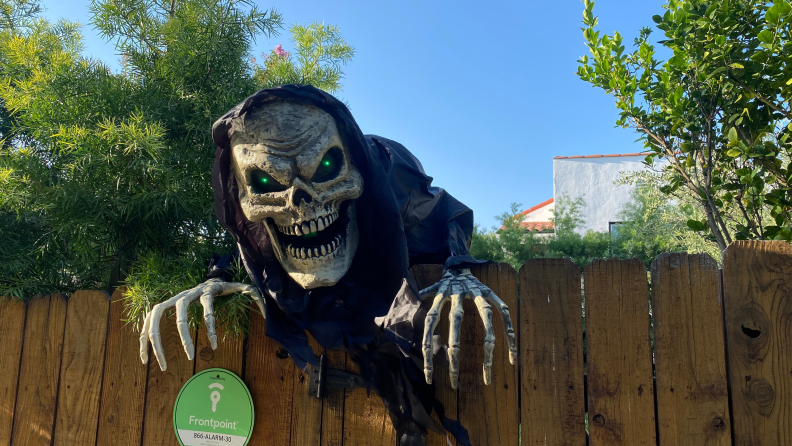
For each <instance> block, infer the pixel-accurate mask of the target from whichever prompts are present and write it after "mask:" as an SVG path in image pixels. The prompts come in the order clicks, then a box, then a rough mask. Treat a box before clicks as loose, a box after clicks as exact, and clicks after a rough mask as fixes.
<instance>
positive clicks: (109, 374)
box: [96, 287, 153, 446]
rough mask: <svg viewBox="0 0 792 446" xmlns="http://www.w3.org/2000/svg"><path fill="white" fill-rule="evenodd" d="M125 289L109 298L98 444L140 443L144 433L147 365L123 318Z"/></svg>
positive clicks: (134, 445)
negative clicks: (142, 359)
mask: <svg viewBox="0 0 792 446" xmlns="http://www.w3.org/2000/svg"><path fill="white" fill-rule="evenodd" d="M125 291H126V289H125V288H124V287H119V288H117V289H116V291H115V292H114V293H113V296H112V298H111V299H110V320H109V325H108V329H107V349H106V350H105V366H104V378H103V384H102V402H101V413H100V415H99V432H98V435H97V440H96V444H97V446H101V445H108V444H112V445H117V446H140V441H141V438H142V433H143V407H144V403H145V401H146V383H147V378H148V366H147V365H145V364H143V363H142V362H141V361H140V354H139V352H140V340H139V339H140V338H139V334H138V333H137V331H136V330H135V329H134V326H133V325H132V324H127V323H126V322H125V321H124V319H126V318H127V314H126V311H125V310H124V302H123V300H122V299H123V296H124V293H125ZM149 355H150V356H151V357H153V354H152V353H151V351H150V349H149Z"/></svg>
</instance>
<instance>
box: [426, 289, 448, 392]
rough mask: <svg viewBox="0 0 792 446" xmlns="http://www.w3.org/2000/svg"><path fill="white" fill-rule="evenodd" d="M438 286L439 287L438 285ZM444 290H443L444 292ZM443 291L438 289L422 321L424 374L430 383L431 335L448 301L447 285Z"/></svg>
mask: <svg viewBox="0 0 792 446" xmlns="http://www.w3.org/2000/svg"><path fill="white" fill-rule="evenodd" d="M438 288H439V287H438ZM444 291H445V292H444ZM444 291H439V292H438V293H437V295H436V296H435V298H434V301H433V302H432V308H430V309H429V312H428V313H426V321H425V322H424V336H423V344H422V346H423V356H424V375H426V383H427V384H432V370H433V369H434V355H433V353H434V346H433V345H432V336H433V334H434V331H435V328H436V327H437V323H438V322H439V321H440V311H441V310H442V309H443V305H445V303H446V302H448V299H449V296H448V291H450V290H449V289H448V287H446V289H445V290H444Z"/></svg>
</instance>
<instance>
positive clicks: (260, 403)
mask: <svg viewBox="0 0 792 446" xmlns="http://www.w3.org/2000/svg"><path fill="white" fill-rule="evenodd" d="M266 328H267V326H266V322H265V321H264V318H263V317H262V316H261V315H260V314H258V312H256V311H251V314H250V332H249V334H248V343H247V358H246V361H245V376H244V380H245V384H247V386H248V389H250V395H251V397H252V398H253V405H254V407H255V408H256V421H255V424H254V426H253V433H252V434H251V436H250V442H249V443H248V444H249V445H250V446H270V445H288V444H290V442H291V423H292V419H291V418H292V405H293V398H294V396H293V395H294V374H295V367H294V362H293V361H292V359H291V358H290V357H288V356H287V355H285V354H283V353H285V351H283V352H281V351H280V346H279V345H278V343H277V342H275V341H274V340H272V339H270V338H268V337H267V335H266Z"/></svg>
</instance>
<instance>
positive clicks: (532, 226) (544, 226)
mask: <svg viewBox="0 0 792 446" xmlns="http://www.w3.org/2000/svg"><path fill="white" fill-rule="evenodd" d="M520 227H521V228H525V229H527V230H529V231H531V232H536V231H538V232H545V231H555V224H554V223H553V222H552V221H524V222H521V223H520Z"/></svg>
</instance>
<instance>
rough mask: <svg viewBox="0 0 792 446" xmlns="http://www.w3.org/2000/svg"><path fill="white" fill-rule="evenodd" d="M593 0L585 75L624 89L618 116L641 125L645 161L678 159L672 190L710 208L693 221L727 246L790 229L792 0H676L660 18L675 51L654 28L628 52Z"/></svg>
mask: <svg viewBox="0 0 792 446" xmlns="http://www.w3.org/2000/svg"><path fill="white" fill-rule="evenodd" d="M584 4H585V11H584V13H583V23H584V25H585V28H584V29H583V34H584V37H585V40H586V45H587V46H588V47H589V49H590V51H591V56H590V57H589V56H583V57H582V58H581V59H580V60H579V63H580V66H579V67H578V75H579V76H580V78H581V79H583V80H584V81H586V82H589V83H591V84H592V85H593V86H596V87H599V88H602V89H603V90H604V91H605V92H607V93H608V94H610V95H612V96H613V97H614V99H615V101H616V107H617V108H618V109H619V112H620V114H619V118H618V120H617V124H618V125H621V126H623V127H628V128H633V129H635V130H636V131H637V132H638V133H639V134H640V135H641V140H642V141H643V143H644V146H645V147H646V149H648V150H649V151H651V152H652V154H651V155H650V156H649V157H647V163H649V164H651V163H652V162H653V160H656V159H662V158H666V159H668V160H669V162H670V163H669V164H668V167H667V170H668V176H667V177H665V178H666V181H665V182H664V184H663V185H662V191H663V192H665V193H669V194H671V193H674V192H677V191H679V190H683V191H684V193H686V194H687V195H689V196H691V197H693V198H694V199H695V200H696V202H697V206H698V208H699V209H700V210H701V211H702V216H701V218H700V219H690V220H689V222H688V227H690V228H691V229H693V230H696V231H702V232H705V235H707V236H708V237H710V238H711V239H712V240H713V241H715V242H716V243H717V244H718V247H719V248H720V249H724V248H725V247H726V246H727V245H728V244H729V243H730V242H731V241H732V240H734V239H777V240H787V241H790V240H792V202H791V200H792V189H790V185H789V182H790V180H792V169H791V166H790V149H791V148H792V145H791V144H792V140H790V132H791V131H792V129H790V127H789V126H788V124H789V121H790V118H792V109H790V108H789V103H788V99H789V95H790V93H792V83H790V82H789V81H788V80H789V78H790V72H789V70H790V68H789V67H790V64H789V62H790V54H792V53H790V49H792V41H790V37H791V34H790V33H791V32H792V29H790V24H791V23H792V21H790V18H792V7H791V6H790V3H789V2H788V1H787V0H779V1H774V2H769V1H761V0H730V1H704V0H668V2H667V3H666V5H664V8H665V9H666V11H665V13H664V14H663V15H656V16H654V17H653V18H652V19H653V20H654V22H655V23H656V27H657V29H659V30H660V31H662V32H663V33H664V34H665V37H666V39H665V40H662V41H660V42H658V44H660V45H663V46H665V47H666V48H668V49H669V50H670V51H671V52H672V54H673V55H672V56H671V57H670V58H669V59H668V60H667V61H665V62H660V61H658V60H657V59H656V58H655V54H656V53H655V47H654V46H653V45H651V44H650V42H649V36H650V34H651V30H650V29H649V28H644V29H642V30H641V33H640V36H639V37H638V38H637V39H636V40H635V50H634V51H632V52H629V53H626V52H625V46H624V44H623V38H622V36H621V35H620V34H619V33H618V32H615V33H614V34H613V35H612V36H610V35H607V34H601V33H600V32H599V31H597V30H596V29H595V28H596V26H597V18H596V17H595V16H594V13H593V8H594V2H593V1H590V0H584Z"/></svg>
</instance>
